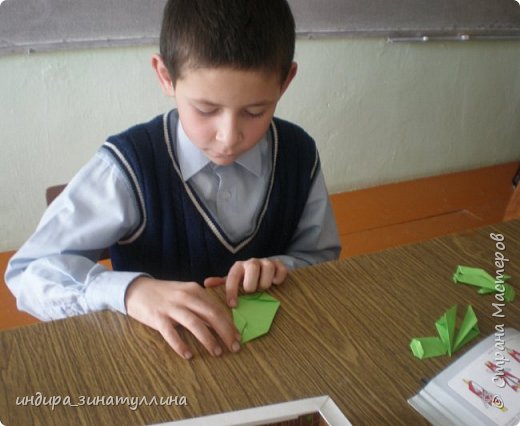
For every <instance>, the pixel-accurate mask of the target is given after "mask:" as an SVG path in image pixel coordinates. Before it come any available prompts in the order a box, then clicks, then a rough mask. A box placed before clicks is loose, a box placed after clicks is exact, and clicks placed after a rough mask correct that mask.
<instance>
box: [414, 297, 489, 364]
mask: <svg viewBox="0 0 520 426" xmlns="http://www.w3.org/2000/svg"><path fill="white" fill-rule="evenodd" d="M456 318H457V305H455V306H452V307H451V308H450V309H448V310H447V311H446V312H445V313H444V314H443V315H442V316H441V317H440V318H439V319H438V320H437V321H435V328H436V329H437V333H438V334H439V337H415V338H413V339H412V340H411V342H410V349H411V350H412V353H413V354H414V356H415V357H417V358H419V359H424V358H431V357H435V356H441V355H449V356H451V355H452V354H453V353H454V352H456V351H458V350H459V349H460V348H462V347H463V346H464V345H465V344H466V343H468V342H470V341H471V340H473V339H474V338H475V337H477V336H478V335H479V333H480V331H479V329H478V325H477V321H478V320H477V316H476V315H475V312H474V311H473V308H472V306H471V305H468V308H467V309H466V314H465V315H464V319H463V320H462V323H461V325H460V327H459V331H458V332H457V334H456V335H455V323H456Z"/></svg>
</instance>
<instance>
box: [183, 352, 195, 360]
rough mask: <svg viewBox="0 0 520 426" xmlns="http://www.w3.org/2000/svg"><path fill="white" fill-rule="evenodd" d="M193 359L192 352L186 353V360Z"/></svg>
mask: <svg viewBox="0 0 520 426" xmlns="http://www.w3.org/2000/svg"><path fill="white" fill-rule="evenodd" d="M192 357H193V354H192V353H191V352H190V351H186V352H184V358H185V359H191V358H192Z"/></svg>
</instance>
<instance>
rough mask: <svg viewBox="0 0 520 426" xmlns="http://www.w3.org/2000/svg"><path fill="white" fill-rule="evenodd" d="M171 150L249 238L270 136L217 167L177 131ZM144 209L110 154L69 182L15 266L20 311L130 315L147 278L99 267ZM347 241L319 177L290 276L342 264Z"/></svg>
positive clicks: (212, 206)
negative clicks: (137, 288)
mask: <svg viewBox="0 0 520 426" xmlns="http://www.w3.org/2000/svg"><path fill="white" fill-rule="evenodd" d="M176 140H177V142H176V146H174V149H175V151H176V154H177V156H178V159H179V164H180V168H181V172H182V176H183V179H184V180H185V181H189V182H190V184H191V185H192V186H193V188H194V189H195V191H196V192H197V195H198V196H199V198H200V199H201V200H202V201H203V202H204V204H205V206H206V207H207V208H208V209H209V211H210V212H211V213H212V214H213V215H214V217H215V218H216V220H217V221H218V223H219V225H221V227H222V229H223V230H224V231H225V232H226V233H227V235H228V236H229V237H230V238H232V239H236V240H240V239H242V238H243V237H244V236H245V235H247V234H248V233H250V231H251V229H252V227H253V226H254V224H255V219H256V216H257V214H258V210H259V208H258V207H259V203H260V202H261V200H262V195H263V194H264V193H265V191H266V187H267V182H268V180H269V176H270V172H271V167H272V161H271V156H270V145H271V141H270V138H269V137H268V136H267V135H266V136H265V137H264V138H263V139H262V140H261V141H260V142H259V143H258V144H257V145H256V146H255V147H253V148H252V149H251V150H249V151H248V152H246V153H244V154H243V155H242V156H240V157H239V158H238V159H237V160H236V161H235V162H234V163H232V164H231V165H229V166H217V165H215V164H214V163H212V162H211V161H210V160H209V159H208V158H207V157H206V156H205V155H204V153H203V152H202V151H200V150H199V149H198V148H197V147H196V146H195V145H193V144H192V143H191V142H190V141H189V139H188V137H187V136H186V133H185V132H184V130H183V129H182V126H181V125H180V121H179V126H178V127H177V138H176ZM139 215H140V213H139V208H138V205H137V202H136V199H135V196H134V193H133V191H132V189H131V185H130V183H129V181H128V179H127V177H126V175H125V174H124V173H123V172H122V170H121V169H120V168H119V165H118V163H117V162H116V161H115V160H114V159H113V158H112V156H111V155H110V154H109V153H108V152H107V151H105V150H99V151H98V152H97V153H96V154H95V156H94V157H93V158H92V159H91V160H90V161H89V162H88V163H87V164H86V165H85V166H84V167H83V168H82V169H81V170H80V171H79V172H78V174H77V175H76V176H75V177H74V178H73V179H72V180H71V181H70V182H69V184H68V185H67V187H66V188H65V190H64V191H63V192H62V193H61V194H60V196H58V197H57V198H56V200H55V201H54V202H53V203H52V204H51V205H50V206H49V207H48V209H47V210H46V211H45V213H44V215H43V217H42V219H41V221H40V223H39V225H38V227H37V229H36V231H35V232H34V234H33V235H32V236H31V237H30V238H29V239H28V240H27V242H26V243H25V244H24V245H23V246H22V247H21V248H20V250H19V251H18V252H17V253H16V254H15V255H14V256H13V258H12V259H11V260H10V262H9V265H8V268H7V271H6V274H5V280H6V283H7V285H8V287H9V288H10V290H11V291H12V292H13V294H14V295H15V296H16V298H17V305H18V308H19V309H20V310H23V311H27V312H29V313H30V314H32V315H34V316H35V317H37V318H39V319H42V320H51V319H59V318H64V317H67V316H72V315H79V314H84V313H87V312H91V311H97V310H102V309H111V310H117V311H119V312H122V313H126V308H125V303H124V299H125V292H126V289H127V287H128V285H129V284H130V283H131V282H132V281H133V280H134V279H135V278H137V277H138V276H140V275H143V273H134V272H123V271H112V270H109V269H107V268H105V267H104V266H102V265H100V264H98V263H97V260H98V259H99V256H100V254H101V252H102V251H103V248H105V247H109V246H111V245H112V244H114V243H116V242H117V241H120V240H122V239H124V238H125V236H128V235H130V234H131V233H132V231H134V230H135V228H136V227H137V226H138V224H139V219H140V216H139ZM339 252H340V242H339V237H338V233H337V229H336V223H335V221H334V216H333V214H332V209H331V207H330V202H329V198H328V193H327V189H326V186H325V181H324V179H323V174H322V173H321V171H319V173H318V174H317V176H316V178H315V181H314V183H313V186H312V188H311V191H310V194H309V198H308V200H307V204H306V206H305V209H304V211H303V215H302V217H301V220H300V222H299V224H298V227H297V230H296V232H295V234H294V237H293V239H292V242H291V245H290V247H289V249H288V250H287V253H280V255H279V256H276V257H275V258H276V259H279V260H281V261H282V262H284V264H285V265H286V266H287V267H288V268H290V269H293V268H298V267H302V266H306V265H311V264H314V263H318V262H323V261H327V260H332V259H336V258H337V257H338V256H339Z"/></svg>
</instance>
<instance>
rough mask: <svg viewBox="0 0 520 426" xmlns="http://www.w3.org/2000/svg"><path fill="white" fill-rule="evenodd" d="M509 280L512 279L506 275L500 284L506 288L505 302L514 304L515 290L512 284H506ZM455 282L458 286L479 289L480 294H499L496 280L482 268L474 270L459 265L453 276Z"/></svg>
mask: <svg viewBox="0 0 520 426" xmlns="http://www.w3.org/2000/svg"><path fill="white" fill-rule="evenodd" d="M509 278H511V276H510V275H506V274H504V275H503V276H502V277H501V281H502V282H500V281H499V282H498V284H502V285H503V286H504V300H505V301H506V302H512V301H514V300H515V289H514V288H513V287H512V286H511V285H510V284H508V283H506V281H507V280H508V279H509ZM453 282H454V283H456V284H458V283H463V284H468V285H472V286H475V287H479V290H478V293H479V294H491V293H497V292H498V290H497V288H496V284H497V282H496V281H495V278H493V277H492V276H491V275H489V274H488V273H487V272H486V271H484V270H483V269H481V268H472V267H470V266H460V265H459V266H457V270H456V271H455V273H454V274H453Z"/></svg>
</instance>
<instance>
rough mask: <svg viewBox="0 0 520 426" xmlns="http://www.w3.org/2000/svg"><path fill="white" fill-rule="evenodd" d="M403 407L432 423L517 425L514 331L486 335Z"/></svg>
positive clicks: (519, 396)
mask: <svg viewBox="0 0 520 426" xmlns="http://www.w3.org/2000/svg"><path fill="white" fill-rule="evenodd" d="M408 403H409V404H410V405H411V406H412V407H413V408H415V409H416V410H417V411H418V412H419V413H421V414H422V415H423V416H424V417H425V418H426V419H427V420H428V421H429V422H430V423H432V424H433V425H442V426H447V425H471V426H474V425H475V426H476V425H499V426H516V425H520V332H519V331H518V330H516V329H513V328H506V329H505V330H504V332H502V333H501V332H500V330H498V331H497V332H496V333H494V334H492V335H490V336H488V337H487V338H485V339H484V340H483V341H481V342H480V343H478V344H477V345H476V346H475V347H474V348H472V349H470V350H469V351H468V352H466V353H465V354H464V355H463V356H461V357H460V358H459V359H457V360H456V361H455V362H453V363H452V364H451V365H450V366H448V367H447V368H446V369H444V370H443V371H442V372H441V373H439V374H438V375H437V376H435V377H434V378H433V379H432V380H430V382H429V383H428V384H427V385H426V386H425V387H424V388H423V389H421V391H420V392H419V393H418V394H417V395H415V396H414V397H412V398H410V399H409V400H408Z"/></svg>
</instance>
